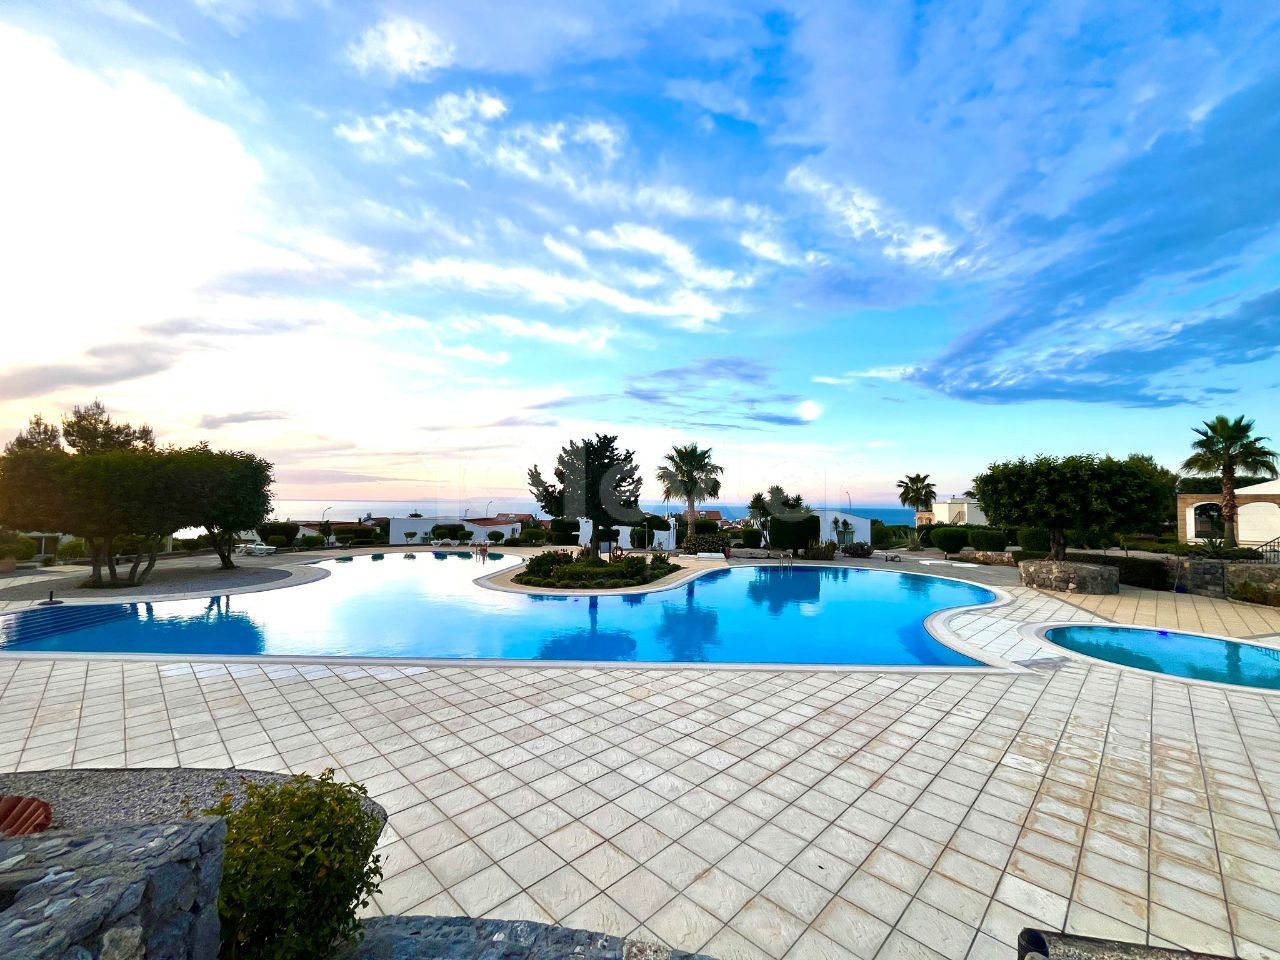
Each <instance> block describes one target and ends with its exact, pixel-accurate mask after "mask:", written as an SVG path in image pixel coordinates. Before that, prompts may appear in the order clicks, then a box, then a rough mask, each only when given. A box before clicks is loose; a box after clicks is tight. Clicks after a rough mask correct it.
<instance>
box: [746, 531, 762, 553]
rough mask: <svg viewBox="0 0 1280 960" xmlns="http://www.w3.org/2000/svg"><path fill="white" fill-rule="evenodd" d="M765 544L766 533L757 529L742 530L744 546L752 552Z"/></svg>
mask: <svg viewBox="0 0 1280 960" xmlns="http://www.w3.org/2000/svg"><path fill="white" fill-rule="evenodd" d="M762 543H764V531H763V530H759V529H757V528H755V527H744V528H743V530H742V545H743V546H744V547H747V548H748V549H751V550H758V549H759V548H760V545H761V544H762Z"/></svg>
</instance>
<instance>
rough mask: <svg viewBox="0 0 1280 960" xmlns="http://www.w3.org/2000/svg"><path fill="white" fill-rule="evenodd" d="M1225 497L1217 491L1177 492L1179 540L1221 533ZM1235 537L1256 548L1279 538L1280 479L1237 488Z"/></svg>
mask: <svg viewBox="0 0 1280 960" xmlns="http://www.w3.org/2000/svg"><path fill="white" fill-rule="evenodd" d="M1221 503H1222V497H1221V495H1220V494H1214V493H1182V494H1179V495H1178V539H1179V540H1181V541H1183V542H1184V543H1200V542H1202V541H1204V540H1209V539H1216V538H1218V537H1221V536H1222V507H1221ZM1236 503H1237V504H1238V509H1239V516H1238V518H1237V521H1236V540H1237V541H1238V542H1239V543H1240V545H1241V546H1246V547H1257V546H1261V545H1262V544H1264V543H1270V542H1271V541H1272V540H1275V539H1276V538H1277V537H1280V480H1268V481H1267V482H1266V483H1255V484H1253V485H1252V486H1249V487H1240V488H1239V489H1238V490H1236Z"/></svg>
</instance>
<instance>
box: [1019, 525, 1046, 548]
mask: <svg viewBox="0 0 1280 960" xmlns="http://www.w3.org/2000/svg"><path fill="white" fill-rule="evenodd" d="M1018 546H1019V547H1021V548H1022V549H1023V550H1034V551H1036V552H1037V553H1048V552H1049V531H1048V530H1046V529H1045V528H1044V527H1019V528H1018Z"/></svg>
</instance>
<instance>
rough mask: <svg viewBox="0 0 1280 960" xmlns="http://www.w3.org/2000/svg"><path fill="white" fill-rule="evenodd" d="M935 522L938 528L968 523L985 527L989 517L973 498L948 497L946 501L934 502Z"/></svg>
mask: <svg viewBox="0 0 1280 960" xmlns="http://www.w3.org/2000/svg"><path fill="white" fill-rule="evenodd" d="M933 522H934V524H935V525H937V526H942V525H944V524H950V523H967V524H969V525H970V526H978V527H985V526H986V525H987V515H986V514H985V513H983V512H982V507H980V506H978V501H977V500H975V499H973V497H948V498H947V499H946V500H936V501H934V504H933Z"/></svg>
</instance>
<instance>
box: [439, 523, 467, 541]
mask: <svg viewBox="0 0 1280 960" xmlns="http://www.w3.org/2000/svg"><path fill="white" fill-rule="evenodd" d="M465 532H467V528H466V527H464V526H463V525H462V524H460V523H437V524H436V525H435V526H433V527H432V528H431V539H432V540H461V539H462V534H463V533H465Z"/></svg>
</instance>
